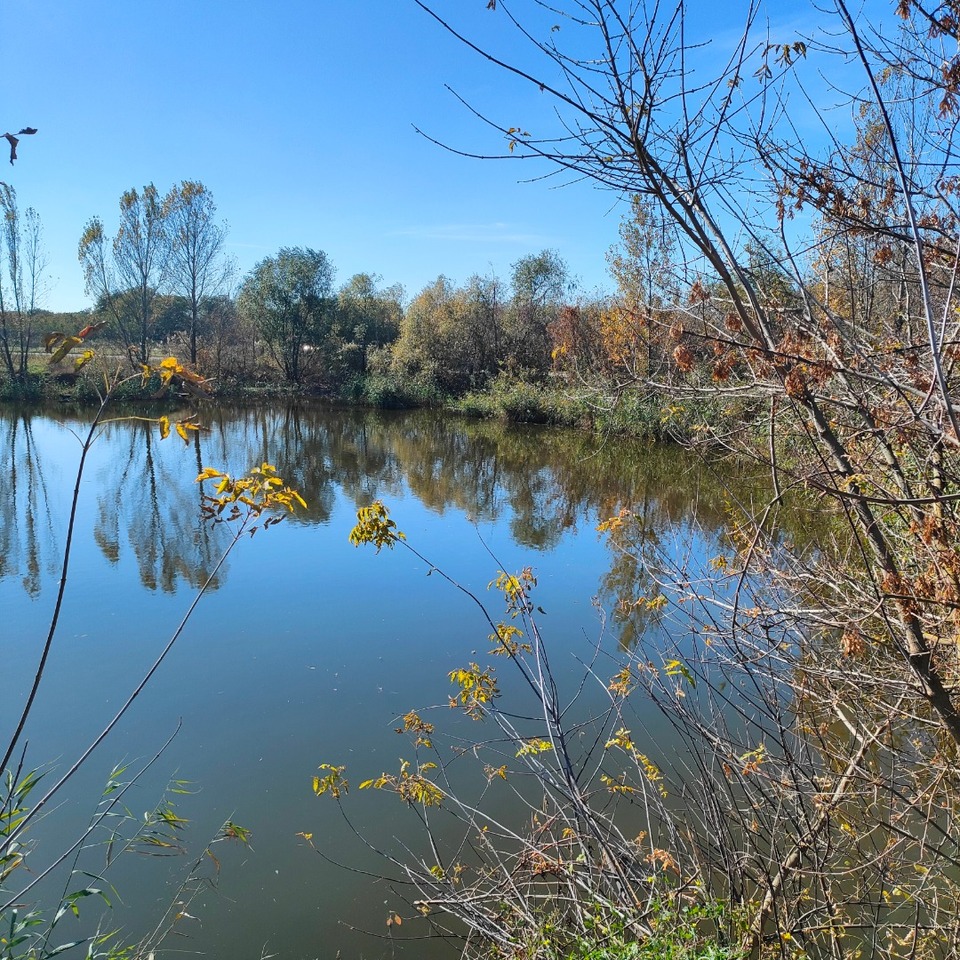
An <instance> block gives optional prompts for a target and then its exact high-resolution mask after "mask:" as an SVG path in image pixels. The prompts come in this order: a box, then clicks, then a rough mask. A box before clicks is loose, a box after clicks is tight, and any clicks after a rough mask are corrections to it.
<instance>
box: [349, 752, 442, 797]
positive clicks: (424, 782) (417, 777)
mask: <svg viewBox="0 0 960 960" xmlns="http://www.w3.org/2000/svg"><path fill="white" fill-rule="evenodd" d="M436 766H437V765H436V764H435V763H422V764H420V765H419V766H418V767H417V769H416V771H415V772H414V773H411V772H410V761H409V760H402V761H401V763H400V773H399V774H398V775H397V776H395V777H394V776H391V775H390V774H386V773H381V774H380V776H379V777H375V778H373V779H371V780H364V781H363V783H361V784H360V789H361V790H368V789H369V788H371V787H372V788H373V789H374V790H392V791H394V793H396V794H397V796H398V797H400V799H401V800H405V801H406V802H407V803H409V804H414V803H420V804H423V806H425V807H439V806H440V803H441V802H442V800H443V791H442V790H441V789H440V788H439V787H438V786H437V785H436V784H435V783H434V782H433V781H432V780H428V779H427V778H426V777H425V776H424V775H423V774H424V772H425V771H427V770H435V769H436Z"/></svg>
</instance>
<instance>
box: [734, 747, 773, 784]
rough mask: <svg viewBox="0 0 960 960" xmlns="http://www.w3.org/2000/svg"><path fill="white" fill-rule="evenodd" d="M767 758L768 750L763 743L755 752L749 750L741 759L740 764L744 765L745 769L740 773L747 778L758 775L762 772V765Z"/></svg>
mask: <svg viewBox="0 0 960 960" xmlns="http://www.w3.org/2000/svg"><path fill="white" fill-rule="evenodd" d="M766 758H767V748H766V746H765V745H764V744H762V743H761V744H760V746H759V747H756V748H755V749H754V750H748V751H747V752H746V753H745V754H743V756H742V757H740V762H741V763H742V764H743V769H742V770H741V771H740V772H741V773H742V774H743V775H744V776H745V777H746V776H749V775H750V774H751V773H758V772H759V771H760V765H761V764H762V763H763V761H764V760H766Z"/></svg>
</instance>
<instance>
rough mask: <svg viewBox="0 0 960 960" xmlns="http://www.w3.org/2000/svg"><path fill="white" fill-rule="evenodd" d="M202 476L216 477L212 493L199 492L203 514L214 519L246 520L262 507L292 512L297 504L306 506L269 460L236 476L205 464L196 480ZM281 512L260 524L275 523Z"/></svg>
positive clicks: (254, 528) (211, 478)
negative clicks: (201, 496)
mask: <svg viewBox="0 0 960 960" xmlns="http://www.w3.org/2000/svg"><path fill="white" fill-rule="evenodd" d="M205 480H217V481H218V483H217V486H216V490H215V491H214V493H213V495H212V496H210V495H207V494H204V495H203V504H202V506H201V508H200V509H201V512H202V514H203V518H204V519H205V520H211V521H213V522H214V523H223V522H224V521H227V520H231V521H233V520H242V521H244V522H246V520H248V519H249V518H251V517H259V516H260V515H261V514H263V513H264V512H265V511H269V510H286V511H287V512H288V513H293V512H294V510H295V509H296V507H297V506H300V507H303V508H306V506H307V503H306V501H305V500H304V499H303V497H301V496H300V494H299V493H297V491H296V490H294V489H292V488H291V487H288V486H287V485H286V484H285V483H284V482H283V480H282V478H280V477H279V476H277V470H276V467H274V466H271V465H270V464H269V463H262V464H261V465H260V466H259V467H254V468H253V469H252V470H251V471H250V473H249V474H248V475H247V476H245V477H237V478H236V479H234V478H233V477H231V476H230V474H229V473H222V472H221V471H219V470H215V469H214V468H213V467H205V468H204V470H203V472H202V473H201V474H200V475H199V476H198V477H197V483H203V482H204V481H205ZM228 508H229V509H228ZM283 516H284V515H283V514H280V515H279V516H276V515H275V516H268V517H267V518H266V519H265V520H264V522H263V526H264V528H266V527H269V526H271V525H272V524H274V523H279V522H280V521H281V520H282V519H283ZM256 530H257V528H256V527H253V528H252V529H251V530H250V533H251V534H253V533H255V532H256Z"/></svg>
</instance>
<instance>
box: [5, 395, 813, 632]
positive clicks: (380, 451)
mask: <svg viewBox="0 0 960 960" xmlns="http://www.w3.org/2000/svg"><path fill="white" fill-rule="evenodd" d="M84 416H85V415H84V414H83V413H80V414H77V415H76V416H75V417H71V416H69V415H64V414H63V413H62V412H60V413H59V420H60V421H62V422H63V423H64V424H65V425H66V426H67V427H73V428H74V429H75V431H77V432H79V430H80V429H81V427H82V425H83V420H84ZM203 421H204V423H205V424H206V426H207V428H208V429H207V430H205V431H204V432H203V433H195V434H192V435H191V440H190V443H189V444H188V445H186V446H185V445H184V444H182V443H181V442H180V441H179V440H178V439H176V438H173V439H168V440H166V441H160V440H159V437H158V433H157V429H156V426H155V425H154V424H151V423H149V422H146V421H144V420H139V419H135V418H131V419H124V420H121V421H119V422H115V423H112V424H110V425H109V426H108V427H107V428H106V429H105V431H104V435H103V436H102V437H100V439H99V440H98V441H97V447H98V448H99V451H100V461H99V466H98V467H97V468H96V489H97V491H98V498H97V506H96V518H95V522H94V524H93V538H94V540H95V543H96V545H97V547H98V548H99V550H100V552H101V553H102V554H103V556H104V557H105V558H106V559H107V560H108V561H109V562H110V563H111V564H113V565H116V564H121V563H124V562H126V561H127V560H130V561H132V562H133V563H134V564H135V566H136V569H137V573H138V576H139V580H140V583H141V584H142V585H143V586H144V587H145V588H147V589H148V590H151V591H163V592H166V593H174V592H176V590H177V589H178V587H179V586H180V585H184V586H188V587H190V588H194V589H195V588H197V587H198V586H199V585H201V584H202V583H203V582H205V580H206V579H207V577H208V575H209V573H210V571H211V570H212V568H213V567H214V565H215V563H216V562H217V560H218V559H219V557H220V556H221V554H222V553H223V550H224V549H225V547H226V545H227V542H228V540H229V537H230V536H231V534H230V531H229V530H228V529H226V528H224V527H222V526H221V527H213V526H210V525H208V524H204V523H202V522H201V521H200V511H199V506H200V496H201V489H200V485H198V484H197V483H195V477H196V476H197V474H198V473H199V472H200V470H201V469H202V468H203V467H206V466H215V467H217V468H218V469H225V470H228V471H230V472H234V473H238V472H244V471H246V470H247V469H248V468H249V467H250V466H252V465H255V464H259V463H261V462H262V461H265V460H266V461H269V462H271V463H273V464H274V465H276V466H277V468H278V470H279V471H280V474H281V476H283V477H284V478H285V479H286V480H287V482H288V483H290V484H291V485H292V486H294V487H295V488H296V489H298V490H299V491H300V492H301V493H302V494H303V496H304V498H305V499H306V500H307V503H308V505H309V506H308V510H307V511H305V512H304V513H303V514H301V515H298V516H297V517H295V518H293V520H292V521H291V522H294V523H305V524H325V523H327V522H329V520H330V517H331V514H332V512H333V509H334V506H335V503H336V500H337V496H338V494H339V495H343V496H346V497H347V498H349V500H350V501H352V502H353V503H354V504H355V505H357V506H360V505H363V504H366V503H369V502H370V501H372V500H373V499H376V498H383V499H385V500H390V499H391V498H392V497H396V496H398V495H401V494H404V493H409V494H412V495H414V496H415V497H416V498H417V499H418V500H419V501H420V502H421V503H422V504H423V505H424V506H425V507H426V508H428V509H429V510H430V511H432V512H434V513H437V514H443V513H444V512H445V511H448V510H451V509H455V510H458V511H462V512H464V513H466V514H467V515H469V516H471V517H473V518H475V520H476V521H477V522H484V523H499V522H504V523H506V524H508V526H509V529H510V533H511V537H512V539H513V540H514V541H515V542H516V543H517V544H519V545H521V546H523V547H527V548H530V549H532V550H536V551H546V550H550V549H552V548H554V547H555V546H556V545H557V544H558V543H559V541H560V540H561V538H562V537H564V535H565V534H566V533H568V532H570V531H577V529H578V527H581V526H587V527H588V529H592V527H593V526H594V525H595V524H596V522H597V521H598V520H600V519H603V518H606V517H610V516H613V515H615V514H617V512H618V511H619V510H621V509H622V508H628V509H630V510H632V511H633V517H634V523H633V526H632V534H631V537H630V542H629V544H626V543H624V542H622V541H620V542H618V540H617V538H612V541H611V552H610V566H609V569H608V570H607V571H606V572H605V573H604V574H603V575H602V577H601V578H600V582H599V585H598V587H597V591H598V593H599V596H600V599H601V601H602V602H603V603H604V604H605V605H606V606H607V607H609V608H611V609H614V610H615V611H617V616H615V623H616V624H617V629H618V631H619V638H620V641H621V643H622V644H624V645H626V646H629V645H631V644H632V643H633V641H634V639H635V637H636V635H637V634H638V632H639V631H641V630H642V629H643V628H644V626H645V624H646V622H647V618H648V616H649V614H648V611H646V610H645V609H644V607H643V605H642V604H639V605H636V604H634V605H631V603H630V602H629V601H630V600H631V599H632V598H636V597H638V596H643V595H644V593H645V591H647V590H648V589H651V588H652V586H653V585H652V584H651V583H650V582H649V574H648V573H647V571H646V566H645V560H646V559H648V558H649V557H650V556H652V554H653V553H654V552H655V551H658V550H660V549H661V546H662V543H661V541H662V538H663V536H664V534H665V533H666V532H667V531H673V530H675V529H676V528H677V527H678V526H680V525H683V524H686V523H689V522H690V518H691V517H692V516H694V515H695V516H696V523H697V525H698V527H699V531H700V535H701V536H702V537H707V538H708V539H709V538H712V539H715V540H717V539H718V538H722V535H723V529H724V526H725V524H726V522H727V520H728V515H729V503H728V497H729V494H728V491H729V489H730V485H731V484H730V481H731V476H730V475H729V473H730V471H731V470H732V468H728V469H727V471H726V475H723V476H720V475H718V473H717V467H716V466H713V467H711V468H710V469H706V468H705V467H704V465H703V463H702V462H701V460H700V459H699V458H697V457H694V456H691V455H689V454H686V453H684V452H683V451H680V450H677V449H672V448H664V447H650V446H647V445H643V444H638V443H629V442H624V441H613V440H606V441H605V440H602V439H598V438H596V437H593V436H589V435H586V434H580V433H576V432H573V431H561V430H551V429H544V428H537V429H535V428H529V427H519V426H515V425H509V424H504V423H499V422H493V421H472V420H466V419H458V418H452V417H449V416H445V415H441V414H437V413H434V412H428V411H423V412H419V413H415V414H397V413H382V412H376V411H365V410H349V411H335V410H331V409H329V408H318V407H309V406H301V405H288V406H262V405H260V406H255V407H234V406H216V407H211V408H209V409H208V410H205V411H204V412H203ZM35 422H42V423H46V422H47V419H46V418H44V417H43V416H42V415H37V417H34V416H33V415H31V414H28V413H17V412H15V411H12V410H9V409H8V410H5V411H4V412H3V415H2V416H0V441H2V444H3V447H4V448H5V449H6V451H7V457H8V463H9V464H10V474H9V475H10V495H9V496H7V497H4V498H3V500H2V504H0V550H2V554H0V579H2V578H5V577H20V578H21V580H22V583H23V586H24V588H25V589H26V590H27V591H28V592H29V593H30V594H31V595H32V596H35V595H37V594H38V593H39V591H40V590H41V584H42V581H43V579H44V575H45V576H46V577H48V578H49V577H50V576H51V575H53V574H55V573H56V572H57V569H58V561H59V550H60V547H59V545H58V531H59V527H58V525H57V524H56V523H55V522H54V521H53V519H52V518H53V517H54V516H55V511H54V510H53V509H52V505H51V502H50V490H49V488H48V484H47V482H46V480H45V474H44V470H45V467H44V462H45V458H47V457H48V456H52V453H53V451H52V449H40V447H39V446H38V443H37V440H36V438H35V436H34V433H35V431H34V423H35ZM45 435H46V434H45ZM49 444H59V445H60V449H59V453H60V454H61V455H63V453H64V451H63V449H62V439H61V438H60V436H51V437H49V438H48V446H49ZM41 446H42V445H41ZM74 450H76V446H74ZM68 453H69V451H68ZM67 462H68V466H67V467H66V468H65V472H66V473H69V470H70V469H72V467H70V466H69V464H70V463H71V462H72V461H69V459H68V461H67ZM735 485H736V488H737V489H738V490H739V492H740V494H741V496H750V495H751V491H753V490H755V495H756V497H757V498H758V499H761V498H763V497H765V496H766V493H765V490H766V478H765V477H762V476H760V477H748V476H744V475H742V472H741V475H740V476H738V477H737V478H736V484H735ZM778 522H779V523H780V524H781V526H783V527H784V528H785V529H787V530H789V529H790V527H791V525H792V526H793V527H794V528H795V530H794V534H795V535H801V533H802V529H803V526H802V525H801V524H799V523H797V522H792V518H791V516H789V515H784V516H781V517H780V518H779V519H778ZM718 542H719V541H718ZM228 576H229V571H228V568H227V567H226V566H225V567H223V568H222V569H221V570H220V572H219V573H218V575H217V578H216V580H215V581H214V583H213V584H212V585H211V586H212V587H213V588H216V587H218V586H219V585H221V584H222V583H223V582H224V581H225V580H226V578H227V577H228Z"/></svg>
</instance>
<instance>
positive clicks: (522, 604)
mask: <svg viewBox="0 0 960 960" xmlns="http://www.w3.org/2000/svg"><path fill="white" fill-rule="evenodd" d="M536 585H537V578H536V577H535V576H534V575H533V568H532V567H524V568H523V569H522V570H521V571H520V572H519V573H518V574H516V575H514V574H511V573H506V572H505V571H503V570H498V571H497V577H496V579H495V580H491V581H490V582H489V583H488V584H487V589H488V590H490V589H491V588H493V589H496V590H499V591H500V593H502V594H503V599H504V600H505V601H506V604H507V609H508V610H509V611H510V616H511V617H516V616H517V615H518V614H521V613H529V612H530V611H531V610H532V605H531V603H530V599H529V593H530V590H531V589H532V588H533V587H535V586H536Z"/></svg>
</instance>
